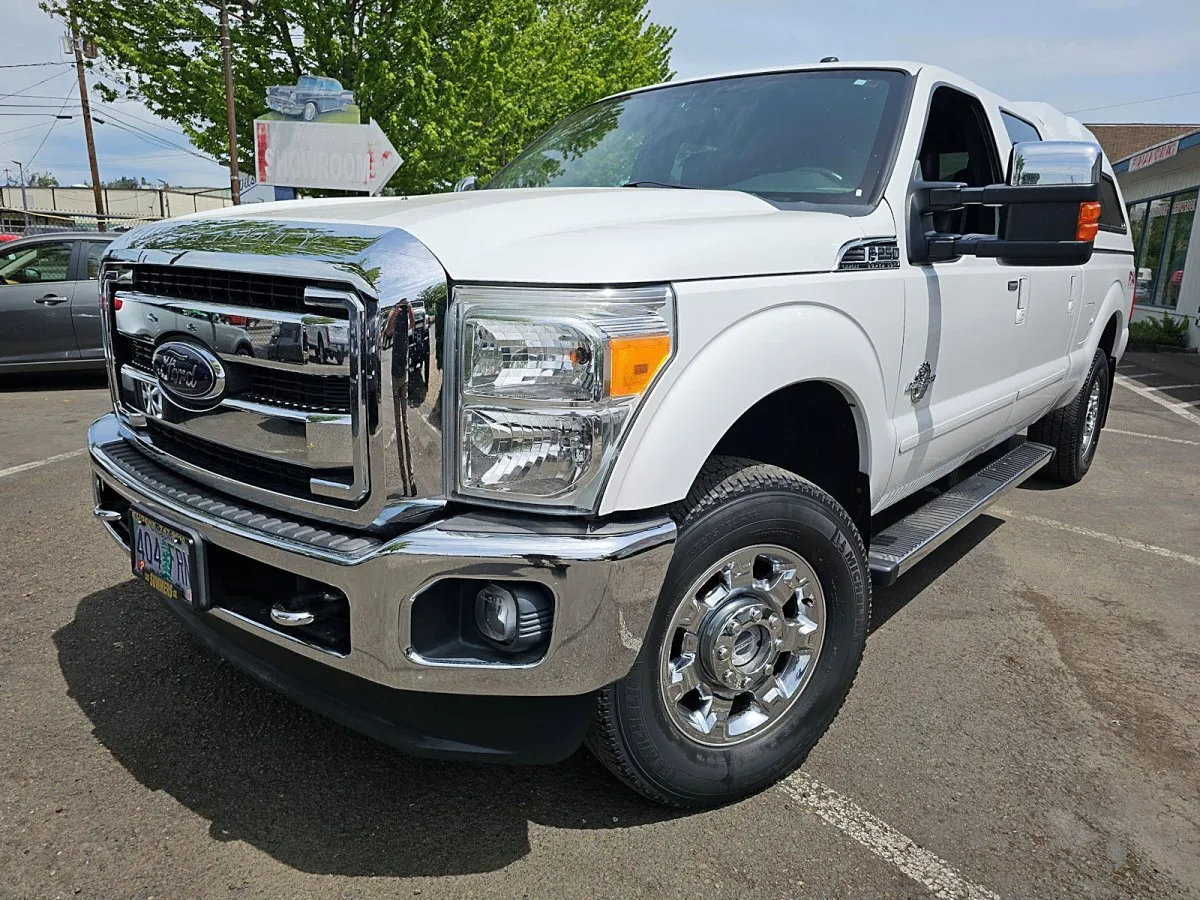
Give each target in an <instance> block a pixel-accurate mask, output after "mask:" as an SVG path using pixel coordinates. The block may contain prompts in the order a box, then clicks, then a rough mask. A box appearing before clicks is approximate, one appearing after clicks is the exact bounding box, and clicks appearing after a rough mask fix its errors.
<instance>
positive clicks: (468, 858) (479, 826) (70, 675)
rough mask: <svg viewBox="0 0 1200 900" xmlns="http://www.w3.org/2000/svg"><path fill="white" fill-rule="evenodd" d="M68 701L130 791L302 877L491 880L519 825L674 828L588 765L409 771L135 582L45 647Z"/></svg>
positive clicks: (440, 765)
mask: <svg viewBox="0 0 1200 900" xmlns="http://www.w3.org/2000/svg"><path fill="white" fill-rule="evenodd" d="M54 642H55V645H56V647H57V649H58V657H59V664H60V666H61V669H62V672H63V675H64V676H65V678H66V682H67V686H68V692H69V694H70V696H71V697H72V699H74V700H75V702H76V703H77V704H79V707H80V709H81V710H82V711H83V712H84V713H85V714H86V715H87V717H88V719H89V720H90V721H91V723H92V728H93V733H94V734H95V736H96V738H97V739H98V740H99V741H100V742H101V743H102V744H103V745H104V746H105V747H106V748H107V749H108V751H109V752H110V753H112V755H113V756H114V758H115V759H116V760H117V762H118V763H120V764H121V765H122V766H123V767H124V768H125V769H126V770H127V771H128V772H129V773H130V774H132V775H133V776H134V777H135V778H136V779H137V780H138V781H139V782H140V783H141V784H143V785H144V786H145V787H146V788H147V789H149V790H152V791H165V792H166V793H168V794H170V795H171V796H172V797H174V798H175V799H176V800H178V801H179V802H180V803H182V804H183V805H184V806H186V807H187V808H188V809H190V810H192V811H193V812H194V813H196V814H197V815H199V816H202V817H204V818H205V819H207V820H208V821H209V822H210V823H211V824H210V826H209V833H210V835H211V836H212V837H213V838H214V839H216V840H219V841H245V842H246V843H248V844H250V845H252V846H254V847H256V848H258V849H260V850H262V851H263V852H265V853H268V854H270V855H271V856H272V857H274V858H275V859H277V860H279V861H280V862H282V863H284V864H285V865H288V866H291V867H293V868H295V869H298V870H300V871H304V872H308V873H313V874H330V875H387V876H417V875H420V876H435V875H462V874H471V873H480V872H490V871H494V870H496V869H499V868H502V867H504V866H506V865H508V864H510V863H512V862H514V861H515V860H518V859H520V858H521V857H523V856H525V855H526V854H527V853H529V852H530V845H529V837H528V830H529V823H530V822H535V823H539V824H542V825H548V826H551V827H555V828H582V829H607V828H624V827H626V826H631V825H642V824H646V823H650V822H657V821H663V820H665V819H669V818H672V817H673V816H675V815H678V813H673V812H672V811H670V810H666V809H662V808H659V807H656V806H652V805H650V804H648V803H644V802H641V801H639V800H638V798H636V797H635V796H633V795H632V794H629V793H627V792H626V791H624V790H621V789H619V788H618V787H617V785H616V784H615V783H614V782H613V780H612V779H611V776H609V775H608V774H607V773H606V772H605V771H604V770H603V769H602V768H601V767H600V766H599V764H598V763H596V762H595V761H594V760H593V759H592V758H591V757H590V756H589V755H587V754H586V753H584V752H580V753H577V754H576V755H575V756H573V757H572V758H570V759H569V760H567V761H566V762H563V763H560V764H558V765H555V766H550V767H530V768H516V767H501V766H482V765H467V764H452V763H444V762H436V761H430V760H422V759H414V758H412V757H407V756H404V755H402V754H400V753H398V752H396V751H394V750H392V749H391V748H388V747H386V746H384V745H382V744H378V743H376V742H374V741H372V740H370V739H368V738H365V737H361V736H359V735H357V734H355V733H353V732H351V731H349V730H347V729H344V728H342V727H340V726H338V725H336V724H334V723H333V722H330V721H328V720H326V719H323V718H321V717H319V716H317V715H316V714H313V713H310V712H308V711H307V710H305V709H303V708H301V707H299V706H296V705H294V704H292V703H291V702H290V701H288V700H286V699H284V698H283V697H281V696H279V695H277V694H275V693H273V692H272V691H270V690H268V689H266V688H264V687H261V686H260V685H259V684H258V683H257V682H255V681H253V680H252V679H251V678H250V677H249V676H247V675H244V674H243V673H241V672H240V671H239V670H237V669H235V668H234V667H233V666H231V665H229V664H227V663H224V662H223V661H221V660H219V659H217V658H216V657H214V656H212V655H210V654H209V653H207V652H206V651H205V650H204V648H203V647H201V646H200V645H199V644H198V643H196V642H195V641H193V640H192V638H191V637H190V636H189V635H188V634H187V632H186V631H185V630H184V629H183V628H182V627H180V624H179V623H178V621H176V620H175V618H174V616H173V615H172V614H171V613H170V612H169V611H168V610H166V609H165V608H163V607H162V606H160V604H159V602H158V601H157V600H156V599H155V598H154V597H153V596H152V595H151V594H150V592H149V590H148V589H146V588H144V587H143V586H141V585H140V584H139V583H137V582H135V581H128V582H125V583H124V584H120V585H117V586H116V587H112V588H108V589H106V590H103V591H98V592H96V593H94V594H91V595H90V596H87V597H85V598H84V599H83V600H82V601H81V602H80V604H79V606H78V608H77V610H76V614H75V619H74V620H73V621H72V622H71V623H69V624H68V625H66V626H64V627H63V628H61V629H60V630H59V631H57V632H56V633H55V635H54Z"/></svg>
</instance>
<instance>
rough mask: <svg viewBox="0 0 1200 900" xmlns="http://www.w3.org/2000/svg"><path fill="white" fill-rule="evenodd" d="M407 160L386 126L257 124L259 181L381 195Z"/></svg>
mask: <svg viewBox="0 0 1200 900" xmlns="http://www.w3.org/2000/svg"><path fill="white" fill-rule="evenodd" d="M402 162H403V160H402V159H401V158H400V154H399V153H397V152H396V148H395V147H393V146H392V142H391V141H389V140H388V137H387V135H386V134H384V133H383V129H382V128H380V127H379V125H378V124H377V123H376V122H375V121H374V120H372V121H371V122H370V124H368V125H325V124H320V123H313V122H281V121H270V120H263V119H256V120H255V122H254V168H255V177H256V178H257V179H258V182H259V183H260V184H277V185H285V186H288V187H297V188H325V189H330V190H344V191H366V192H367V193H368V194H378V193H379V192H380V191H381V190H383V187H384V185H386V184H387V183H388V180H389V179H390V178H391V177H392V176H393V175H395V174H396V170H397V169H399V168H400V164H401V163H402Z"/></svg>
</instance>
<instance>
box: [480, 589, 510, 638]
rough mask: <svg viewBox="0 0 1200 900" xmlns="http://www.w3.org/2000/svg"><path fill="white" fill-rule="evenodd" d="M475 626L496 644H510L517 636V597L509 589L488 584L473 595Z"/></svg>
mask: <svg viewBox="0 0 1200 900" xmlns="http://www.w3.org/2000/svg"><path fill="white" fill-rule="evenodd" d="M475 626H476V627H477V628H478V629H479V633H480V634H482V635H483V636H484V637H485V638H488V639H489V640H492V641H495V642H496V643H497V644H511V643H512V642H513V640H515V639H516V637H517V598H516V597H514V596H513V595H512V592H511V591H507V590H505V589H504V588H502V587H500V586H499V585H496V584H489V585H488V586H487V587H485V588H484V589H483V590H481V591H480V592H479V593H478V594H477V595H476V597H475Z"/></svg>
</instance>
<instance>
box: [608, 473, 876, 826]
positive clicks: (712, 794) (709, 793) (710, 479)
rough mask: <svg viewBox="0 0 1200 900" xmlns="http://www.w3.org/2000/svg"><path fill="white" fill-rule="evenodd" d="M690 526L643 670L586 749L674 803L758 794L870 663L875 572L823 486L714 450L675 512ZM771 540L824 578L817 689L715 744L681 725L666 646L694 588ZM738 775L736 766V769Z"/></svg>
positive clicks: (650, 793)
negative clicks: (668, 686)
mask: <svg viewBox="0 0 1200 900" xmlns="http://www.w3.org/2000/svg"><path fill="white" fill-rule="evenodd" d="M671 513H672V515H673V516H674V518H675V520H676V522H677V523H678V524H679V528H680V532H679V538H678V542H677V544H676V549H675V553H674V556H673V559H672V561H671V565H670V568H669V569H668V572H667V576H666V581H665V583H664V585H663V589H662V592H661V594H660V597H659V601H658V606H657V608H656V609H655V613H654V616H653V619H652V621H651V624H650V628H649V631H648V633H647V635H646V638H645V641H644V643H643V645H642V650H641V653H640V654H639V656H638V659H637V661H636V662H635V663H634V666H633V669H632V670H631V671H630V673H629V674H628V675H627V676H626V677H625V678H623V679H622V680H621V681H618V682H616V683H615V684H612V685H609V686H608V687H605V688H603V689H602V690H601V691H600V692H599V699H598V704H597V711H596V716H595V719H594V721H593V724H592V727H591V729H590V731H589V733H588V737H587V746H588V747H589V749H590V750H591V751H592V753H594V754H595V755H596V757H597V758H598V759H599V760H600V762H601V763H603V764H604V765H605V766H606V767H607V768H608V769H609V770H610V771H611V772H612V773H613V774H614V775H616V777H617V778H618V779H620V780H621V781H622V782H624V783H625V784H626V785H628V786H629V787H631V788H632V789H633V790H635V791H637V792H639V793H641V794H642V795H644V796H646V797H648V798H649V799H651V800H654V801H655V802H657V803H661V804H663V805H666V806H673V807H678V808H693V809H695V808H704V807H711V806H718V805H721V804H725V803H729V802H732V801H734V800H737V799H739V798H741V797H745V796H747V795H750V794H754V793H757V792H758V791H761V790H763V789H764V788H766V787H769V786H770V785H772V784H774V783H775V782H776V781H778V780H779V779H781V778H783V777H784V776H786V775H787V774H788V773H790V772H791V771H792V770H794V769H795V768H797V767H798V766H799V765H800V764H801V763H802V762H803V761H804V759H805V757H807V755H808V753H809V751H810V750H811V749H812V748H813V746H814V745H815V744H816V743H817V741H818V740H819V739H820V738H821V736H822V735H823V734H824V733H825V731H826V729H828V728H829V725H830V723H832V722H833V719H834V717H835V716H836V715H837V712H838V710H839V709H841V706H842V703H843V702H844V701H845V699H846V694H847V693H848V692H849V690H850V686H851V685H852V684H853V682H854V678H855V675H856V674H857V672H858V667H859V663H860V662H861V660H862V654H863V649H864V646H865V643H866V637H867V625H868V622H869V620H870V611H871V579H870V572H869V569H868V565H867V554H866V550H865V549H864V547H863V543H862V538H861V537H860V536H859V533H858V530H857V529H856V528H855V526H854V523H853V521H852V520H851V519H850V516H849V515H847V513H846V511H845V510H844V509H843V508H842V507H841V506H840V505H839V504H838V503H837V501H836V500H834V499H833V497H831V496H830V495H829V494H827V493H826V492H825V491H823V490H821V489H820V488H818V487H817V486H816V485H814V484H812V483H811V482H809V481H806V480H805V479H803V478H800V477H799V476H797V475H794V474H792V473H790V472H787V471H785V470H783V469H780V468H777V467H775V466H768V465H762V464H759V463H756V462H754V461H752V460H747V459H738V458H733V457H714V458H713V459H711V460H710V461H709V462H708V463H707V464H706V465H705V467H704V469H703V470H702V471H701V473H700V476H699V477H698V478H697V479H696V482H695V484H694V485H693V487H692V490H691V492H690V493H689V494H688V496H687V498H686V499H685V500H684V501H683V502H682V503H680V504H678V505H677V506H676V507H675V508H673V509H672V510H671ZM760 544H771V545H776V546H780V547H783V548H786V549H788V550H790V551H792V552H794V553H796V554H798V555H800V556H801V557H802V558H803V559H804V560H805V561H806V562H807V563H808V564H809V565H810V566H811V568H812V570H813V572H815V574H816V576H817V580H818V581H819V582H820V586H821V589H822V591H823V593H824V603H825V636H824V643H823V645H822V648H821V651H820V654H819V656H818V657H817V662H816V664H815V668H814V670H813V674H812V676H811V680H810V681H808V683H807V686H806V687H804V688H803V689H802V690H801V691H800V692H799V694H798V696H797V697H796V699H795V701H794V702H793V704H792V705H791V706H790V707H788V708H787V710H786V712H784V713H782V714H781V715H780V717H779V719H778V720H777V721H776V722H775V723H774V724H773V725H772V726H771V727H770V728H769V729H768V730H766V731H765V732H764V733H762V734H760V735H758V736H752V737H750V738H749V739H747V740H744V741H743V742H742V743H736V744H732V745H729V746H719V747H714V746H709V745H706V744H703V743H698V742H697V741H695V740H693V739H691V738H689V737H688V736H687V735H685V734H684V733H683V732H682V731H681V730H680V729H679V727H678V726H677V725H676V724H675V723H674V722H673V721H672V719H671V717H670V715H669V713H668V711H667V708H666V703H665V701H664V700H663V697H662V692H661V691H660V687H659V686H660V682H661V677H662V676H661V674H660V654H661V651H662V647H663V642H664V640H668V639H671V640H673V639H674V637H673V636H672V637H670V638H668V635H667V631H668V626H669V625H670V623H671V618H672V615H673V613H674V611H675V610H676V608H677V607H678V605H679V603H680V601H681V599H682V598H683V595H684V592H685V591H687V590H688V588H689V586H690V585H692V584H693V583H694V581H695V580H696V579H697V578H699V577H701V576H702V575H703V574H704V573H705V572H706V571H708V570H709V569H710V568H711V567H712V566H713V565H714V564H717V563H719V562H720V561H721V560H722V559H723V558H725V556H726V555H728V554H730V553H733V552H735V551H737V550H738V549H740V548H746V547H751V546H754V545H760ZM731 773H732V774H731Z"/></svg>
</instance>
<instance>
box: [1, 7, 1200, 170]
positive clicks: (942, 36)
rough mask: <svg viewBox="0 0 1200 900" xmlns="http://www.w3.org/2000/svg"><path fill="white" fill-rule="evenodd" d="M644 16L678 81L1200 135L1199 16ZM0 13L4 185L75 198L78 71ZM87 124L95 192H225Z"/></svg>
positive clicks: (1145, 11)
mask: <svg viewBox="0 0 1200 900" xmlns="http://www.w3.org/2000/svg"><path fill="white" fill-rule="evenodd" d="M650 10H651V18H652V20H653V21H655V22H660V23H663V24H670V25H674V26H675V27H676V28H677V29H678V32H677V34H676V36H675V40H674V43H673V48H674V52H673V55H672V66H673V68H674V69H675V71H676V72H677V74H678V77H691V76H696V75H707V74H714V73H718V72H727V71H733V70H739V69H748V68H757V67H765V66H775V65H788V64H794V63H808V62H815V61H816V60H819V59H820V58H821V57H823V56H837V57H839V58H840V59H842V60H854V59H863V60H887V59H911V60H920V61H925V62H930V63H935V64H937V65H941V66H944V67H945V68H948V69H951V70H953V71H956V72H959V73H961V74H962V75H964V76H966V77H967V78H969V79H971V80H972V81H975V82H976V83H978V84H980V85H982V86H983V87H986V88H989V89H990V90H992V91H995V92H996V93H998V94H1000V95H1002V96H1005V97H1008V98H1009V99H1011V100H1044V101H1047V102H1049V103H1051V104H1053V105H1055V106H1057V107H1059V108H1060V109H1062V110H1064V111H1066V112H1069V113H1072V114H1074V115H1076V116H1077V117H1078V118H1080V119H1082V120H1083V121H1085V122H1195V123H1200V0H1008V2H1004V3H980V2H958V3H954V2H949V0H841V2H833V0H794V2H785V0H726V2H712V0H650ZM0 13H3V15H2V17H0V21H3V23H4V28H3V30H2V31H0V178H2V177H3V169H4V168H5V167H9V168H12V169H13V171H14V174H15V166H13V165H12V164H11V163H10V162H9V161H10V160H21V161H22V162H27V163H28V162H30V161H31V160H32V163H31V166H30V168H32V169H33V170H35V171H51V172H53V173H54V174H55V175H56V176H57V177H58V179H59V181H60V183H62V184H76V183H82V182H83V181H85V180H86V179H87V178H88V167H87V152H86V149H85V144H84V137H83V125H82V122H81V120H80V117H79V110H78V107H77V105H76V106H73V104H77V102H78V98H77V96H76V91H74V90H72V89H73V86H75V84H76V78H75V73H74V68H73V67H72V66H68V65H55V66H28V67H26V66H22V67H19V68H18V67H15V66H16V64H20V63H41V62H56V63H57V62H62V61H64V60H65V59H66V57H64V56H63V55H62V53H61V50H60V48H59V38H60V37H61V36H62V34H63V27H62V25H61V23H59V22H56V21H54V20H53V19H51V18H50V17H49V16H47V15H46V14H45V13H44V12H42V11H41V10H40V9H39V8H38V4H37V0H0ZM42 79H48V80H46V81H45V82H44V83H43V84H36V83H37V82H39V81H42ZM1179 94H1184V96H1172V95H1179ZM1157 98H1166V99H1157ZM64 102H65V103H66V104H67V105H66V107H65V108H64V107H62V104H63V103H64ZM32 104H45V105H43V106H40V107H34V106H32ZM1118 104H1119V105H1118ZM60 109H63V110H64V112H65V113H67V114H69V113H72V112H74V114H75V118H74V119H72V120H70V121H57V122H56V123H55V124H54V126H53V128H51V126H50V123H51V122H52V121H54V120H52V119H51V118H49V114H53V113H55V112H57V111H59V110H60ZM30 113H40V114H41V115H37V116H31V115H30ZM93 115H94V116H96V117H98V118H101V119H105V120H106V124H103V125H96V126H95V135H96V149H97V154H98V157H99V161H100V177H101V179H102V180H107V179H112V178H117V177H121V176H125V175H130V176H133V177H135V178H142V177H144V178H146V179H148V180H149V181H151V182H155V181H156V180H157V179H165V180H167V181H169V182H170V183H171V184H183V185H187V186H190V187H202V186H203V187H208V186H211V187H220V186H225V185H228V174H227V171H226V169H225V168H223V167H222V166H219V165H217V164H216V163H214V162H212V161H210V160H208V159H205V158H200V157H201V156H203V154H199V151H197V150H196V149H195V148H194V147H191V146H190V145H189V144H188V141H187V139H186V138H185V137H184V136H183V134H182V132H181V131H180V130H179V129H178V128H177V127H176V126H175V125H173V124H171V123H169V122H163V121H161V120H157V119H156V118H155V117H154V116H153V114H152V113H150V111H149V110H147V109H146V108H145V107H144V106H142V105H141V104H138V103H135V102H121V103H118V104H115V105H114V106H112V107H104V106H97V108H96V109H94V110H93ZM118 122H120V123H123V124H117V123H118ZM18 129H20V130H18ZM139 129H140V130H141V133H138V130H139ZM131 132H132V133H131ZM147 133H148V134H149V135H153V136H155V137H157V138H158V139H159V140H158V141H154V140H151V138H150V137H148V135H147ZM164 141H165V142H167V144H170V145H173V146H165V145H164V144H163V143H162V142H164ZM398 149H399V150H400V152H401V154H402V155H403V154H404V148H403V147H400V148H398ZM189 151H190V152H189ZM197 154H199V155H197Z"/></svg>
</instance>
